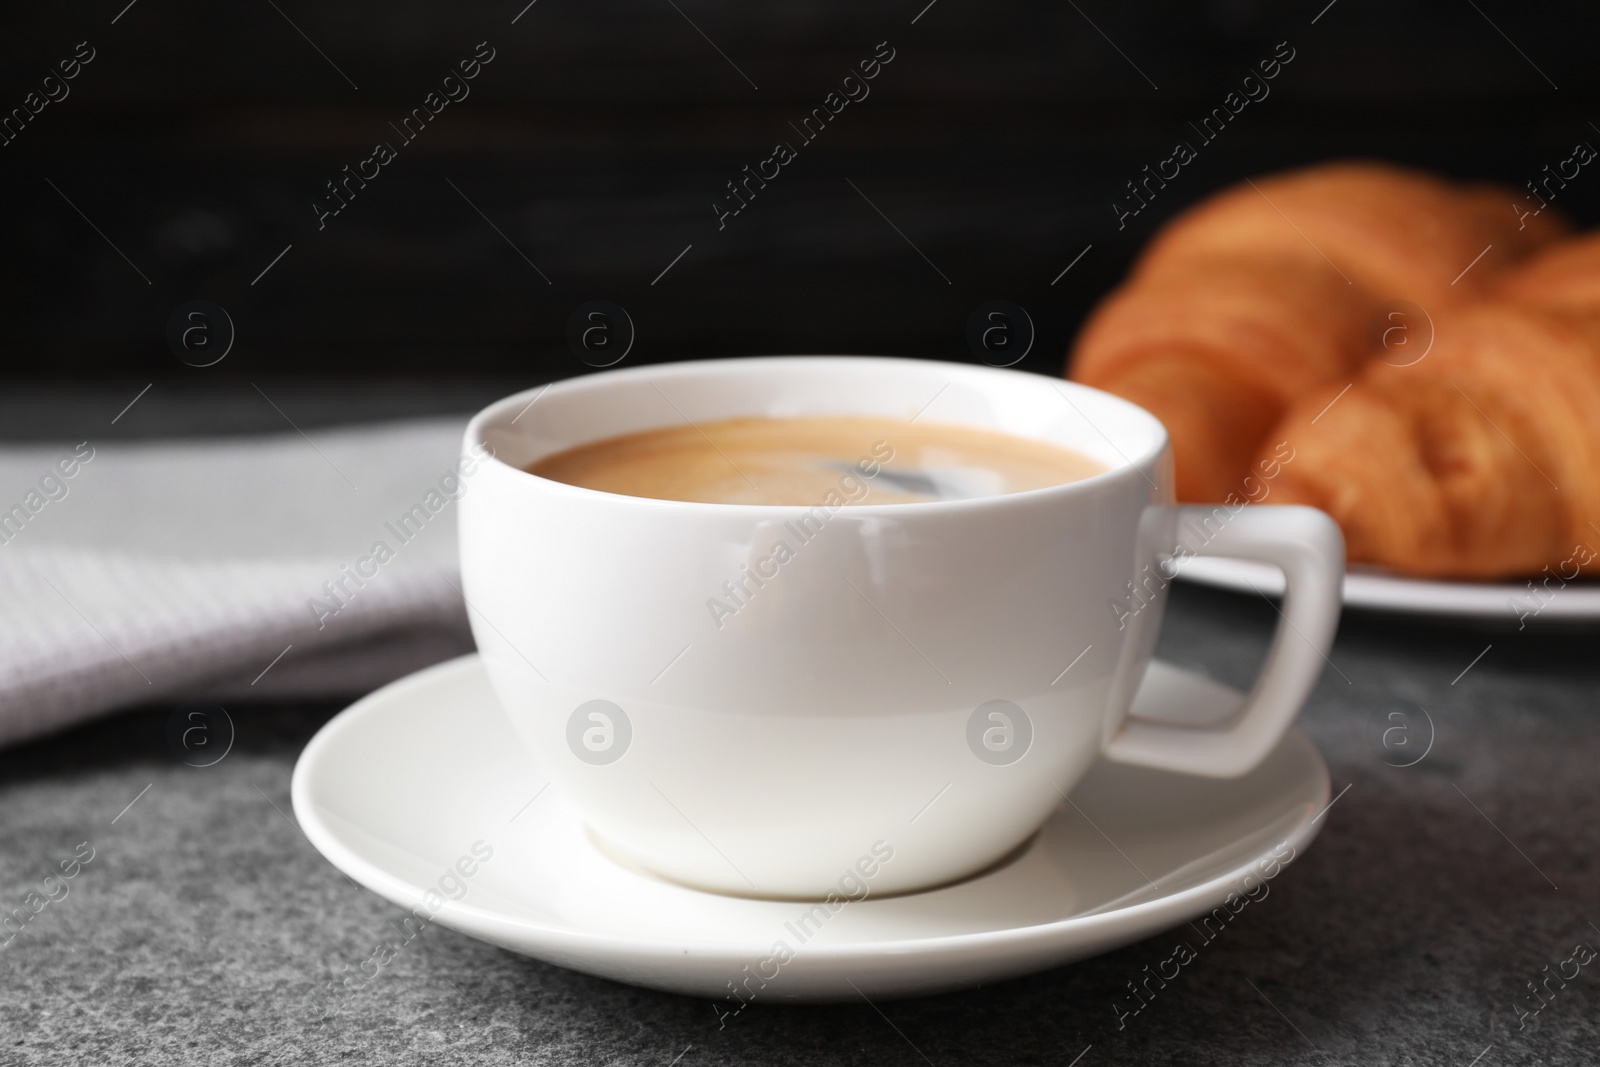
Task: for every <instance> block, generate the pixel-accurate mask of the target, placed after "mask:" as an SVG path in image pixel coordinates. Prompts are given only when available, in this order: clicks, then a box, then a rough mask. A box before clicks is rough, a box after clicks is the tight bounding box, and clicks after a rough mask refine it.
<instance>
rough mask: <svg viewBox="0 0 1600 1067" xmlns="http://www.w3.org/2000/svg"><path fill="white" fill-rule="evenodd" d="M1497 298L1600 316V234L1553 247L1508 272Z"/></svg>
mask: <svg viewBox="0 0 1600 1067" xmlns="http://www.w3.org/2000/svg"><path fill="white" fill-rule="evenodd" d="M1495 296H1496V297H1498V298H1499V299H1502V300H1507V301H1510V302H1513V303H1520V304H1525V305H1527V306H1529V307H1541V308H1548V309H1551V310H1554V311H1566V312H1570V313H1572V314H1578V315H1600V233H1591V234H1586V235H1584V236H1582V237H1575V238H1572V239H1571V240H1568V241H1562V242H1559V243H1558V244H1554V245H1551V246H1550V247H1549V248H1547V249H1545V250H1544V251H1542V252H1540V253H1539V254H1538V255H1536V256H1534V257H1532V258H1531V259H1529V260H1528V261H1527V262H1526V263H1523V264H1521V265H1519V266H1518V267H1517V268H1516V269H1515V270H1511V271H1507V272H1506V273H1505V274H1504V275H1503V276H1502V277H1501V278H1500V279H1499V280H1498V284H1497V285H1496V286H1495Z"/></svg>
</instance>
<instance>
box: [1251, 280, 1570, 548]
mask: <svg viewBox="0 0 1600 1067" xmlns="http://www.w3.org/2000/svg"><path fill="white" fill-rule="evenodd" d="M1435 327H1436V333H1435V336H1434V341H1433V346H1432V348H1431V350H1429V351H1428V353H1427V355H1426V357H1425V358H1423V359H1421V360H1419V361H1417V362H1415V363H1411V364H1410V365H1408V366H1394V365H1391V364H1389V363H1386V362H1384V361H1383V360H1374V361H1372V362H1370V363H1369V364H1368V365H1367V366H1366V367H1365V369H1364V370H1363V371H1362V373H1361V375H1360V377H1359V378H1357V379H1356V381H1355V382H1354V383H1353V384H1352V385H1350V387H1349V388H1348V390H1347V391H1344V392H1342V393H1341V391H1340V389H1339V388H1335V387H1329V388H1325V389H1323V390H1320V391H1318V392H1316V393H1312V394H1308V395H1307V396H1305V397H1304V398H1303V399H1301V400H1300V401H1299V402H1297V403H1296V404H1295V405H1293V407H1292V408H1291V409H1290V410H1289V412H1288V413H1287V415H1286V416H1285V417H1284V419H1283V421H1282V422H1281V423H1280V424H1279V425H1278V426H1277V427H1276V428H1274V429H1273V430H1272V432H1271V434H1270V438H1271V439H1272V440H1274V441H1286V442H1288V443H1289V444H1290V446H1291V447H1292V449H1293V454H1292V456H1291V458H1290V459H1289V461H1288V462H1283V463H1281V465H1275V466H1278V474H1277V476H1276V478H1275V479H1274V481H1273V485H1272V488H1271V496H1272V500H1273V502H1274V503H1280V502H1281V503H1296V504H1310V505H1312V506H1314V507H1318V508H1321V509H1323V510H1324V511H1326V512H1328V513H1329V514H1330V515H1332V516H1333V517H1334V518H1335V519H1337V520H1338V522H1339V524H1340V525H1341V526H1342V527H1343V529H1344V535H1345V543H1346V546H1347V551H1348V553H1349V557H1350V559H1351V560H1353V561H1360V562H1367V563H1375V564H1380V565H1383V566H1385V567H1389V568H1392V569H1395V570H1399V571H1404V572H1406V573H1409V574H1414V575H1422V576H1433V577H1450V578H1503V577H1508V576H1516V575H1525V574H1535V573H1537V572H1539V571H1540V569H1541V568H1543V567H1546V566H1556V567H1558V568H1563V569H1564V570H1566V571H1570V573H1565V574H1564V577H1566V578H1571V577H1574V576H1575V574H1576V573H1577V572H1578V571H1579V570H1583V569H1594V568H1592V567H1590V566H1589V565H1590V563H1591V561H1593V560H1594V559H1595V555H1596V553H1595V550H1594V549H1593V548H1591V547H1589V546H1591V545H1600V528H1597V527H1596V526H1594V525H1591V524H1592V523H1595V522H1600V424H1597V421H1596V413H1597V412H1600V318H1585V317H1578V316H1573V315H1570V314H1564V313H1561V312H1551V311H1546V310H1542V309H1539V308H1535V307H1529V306H1524V305H1518V304H1511V303H1506V302H1486V303H1481V304H1475V305H1472V306H1470V307H1465V308H1458V309H1455V310H1452V311H1450V312H1448V313H1444V314H1441V315H1439V316H1438V317H1437V318H1436V321H1435ZM1267 452H1268V450H1265V449H1264V450H1263V456H1264V457H1265V456H1266V455H1267ZM1275 456H1276V458H1277V459H1278V460H1280V461H1281V460H1282V459H1283V456H1282V455H1281V453H1275Z"/></svg>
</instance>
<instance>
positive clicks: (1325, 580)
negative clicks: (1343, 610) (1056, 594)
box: [1105, 504, 1344, 778]
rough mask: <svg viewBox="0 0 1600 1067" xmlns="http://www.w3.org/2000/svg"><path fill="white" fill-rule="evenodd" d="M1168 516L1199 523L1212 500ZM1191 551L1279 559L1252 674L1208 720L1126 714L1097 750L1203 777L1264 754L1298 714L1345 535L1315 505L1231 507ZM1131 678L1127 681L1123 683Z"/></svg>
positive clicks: (1314, 671)
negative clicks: (1236, 699) (1227, 716)
mask: <svg viewBox="0 0 1600 1067" xmlns="http://www.w3.org/2000/svg"><path fill="white" fill-rule="evenodd" d="M1174 511H1175V512H1176V523H1177V525H1178V526H1179V527H1180V528H1181V527H1182V526H1183V525H1185V520H1191V521H1189V522H1188V524H1187V525H1188V526H1189V527H1190V528H1192V529H1208V527H1207V526H1205V525H1204V522H1205V521H1206V520H1210V521H1211V522H1214V521H1215V515H1216V509H1214V508H1207V507H1178V508H1175V509H1174ZM1191 554H1193V555H1200V556H1231V557H1236V558H1240V559H1253V560H1260V561H1262V562H1265V563H1271V564H1274V565H1276V566H1277V567H1279V568H1281V569H1282V571H1283V573H1284V577H1285V578H1286V579H1287V582H1286V584H1287V591H1286V592H1285V594H1284V598H1283V604H1282V606H1281V608H1279V609H1278V628H1277V631H1276V633H1274V635H1273V638H1272V648H1271V650H1270V651H1269V652H1268V653H1267V660H1266V663H1265V664H1263V665H1262V668H1261V675H1260V677H1258V678H1257V679H1256V684H1255V687H1254V688H1253V689H1251V691H1250V694H1249V695H1248V696H1247V697H1245V700H1244V704H1243V705H1242V706H1241V707H1240V708H1239V710H1238V711H1237V712H1236V713H1235V714H1234V716H1233V718H1232V719H1231V720H1230V721H1229V722H1226V723H1223V724H1221V725H1219V726H1215V727H1193V726H1179V725H1174V724H1170V723H1157V722H1153V721H1150V720H1142V719H1133V718H1125V719H1124V720H1123V722H1122V725H1121V728H1120V729H1119V730H1118V731H1117V732H1116V733H1115V734H1114V735H1112V737H1111V738H1110V740H1109V741H1108V742H1107V743H1106V746H1105V754H1106V757H1107V758H1109V759H1112V760H1116V761H1117V762H1118V763H1132V764H1138V765H1140V766H1144V767H1155V768H1159V769H1161V770H1166V771H1178V772H1180V773H1183V774H1196V775H1203V776H1205V777H1208V778H1236V777H1238V776H1239V775H1242V774H1245V773H1247V772H1249V771H1250V770H1251V769H1253V768H1254V767H1255V766H1256V765H1257V764H1259V763H1260V762H1261V761H1262V760H1263V759H1265V758H1266V757H1267V754H1268V753H1269V752H1271V751H1272V749H1273V747H1274V746H1275V745H1277V743H1278V740H1279V739H1280V738H1281V737H1282V736H1283V734H1284V731H1286V730H1287V729H1288V728H1289V724H1290V723H1292V722H1293V721H1294V719H1295V716H1296V715H1298V714H1299V712H1300V708H1301V706H1302V705H1303V704H1304V703H1305V699H1306V696H1307V695H1308V694H1309V693H1310V692H1311V687H1312V686H1313V685H1315V684H1316V681H1317V678H1318V677H1319V676H1320V675H1321V674H1322V667H1323V664H1324V663H1325V662H1326V656H1327V653H1328V649H1329V647H1330V646H1331V645H1332V643H1333V633H1334V630H1335V629H1336V627H1337V626H1338V622H1339V608H1340V605H1341V599H1342V587H1343V583H1344V536H1343V534H1341V533H1340V532H1339V525H1338V524H1337V523H1336V522H1334V521H1333V519H1331V518H1330V517H1328V516H1327V515H1326V514H1324V513H1323V512H1321V511H1318V510H1317V509H1316V508H1308V507H1300V506H1298V505H1287V504H1285V505H1257V504H1252V505H1250V506H1249V507H1245V508H1242V509H1240V510H1239V511H1238V512H1236V513H1233V514H1231V515H1230V516H1229V517H1228V519H1227V521H1226V522H1225V523H1224V524H1223V525H1222V526H1221V528H1220V529H1217V530H1216V531H1214V532H1211V533H1209V534H1208V536H1207V538H1206V541H1205V543H1204V544H1203V545H1201V546H1200V547H1199V548H1197V549H1193V550H1192V552H1191ZM1130 688H1132V687H1130Z"/></svg>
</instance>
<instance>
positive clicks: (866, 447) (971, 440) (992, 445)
mask: <svg viewBox="0 0 1600 1067" xmlns="http://www.w3.org/2000/svg"><path fill="white" fill-rule="evenodd" d="M1105 469H1106V466H1105V464H1103V463H1101V462H1100V461H1099V460H1096V459H1092V458H1090V457H1089V456H1086V455H1083V454H1082V453H1079V452H1075V451H1073V450H1071V449H1068V448H1063V447H1061V446H1059V445H1053V444H1050V443H1048V442H1045V441H1038V440H1034V439H1032V438H1026V437H1018V436H1015V435H1013V434H1008V433H1001V432H998V431H995V430H982V429H977V428H975V427H971V426H957V425H953V424H951V423H938V422H905V421H901V420H897V419H887V418H876V417H871V416H854V415H840V416H825V417H804V418H743V419H725V420H720V421H717V422H705V423H700V424H698V425H691V426H668V427H663V428H660V429H654V430H644V431H641V432H639V433H629V434H622V435H620V436H617V437H607V438H604V439H603V440H599V441H592V442H590V443H588V444H584V445H578V446H577V447H575V448H569V449H566V450H565V451H562V452H557V453H554V454H552V455H549V456H546V457H544V458H543V459H540V460H537V461H535V462H534V463H532V464H530V465H529V466H528V467H527V468H526V470H527V471H528V472H529V473H530V474H536V475H538V476H539V477H541V478H549V479H551V480H552V481H557V482H565V483H566V484H568V485H576V486H582V487H583V488H586V489H598V490H600V491H602V492H607V493H619V494H622V495H624V496H640V497H652V498H655V499H658V500H687V501H696V502H700V503H706V504H797V505H802V506H810V505H816V504H824V503H826V504H829V505H830V506H837V505H838V504H841V503H842V504H867V503H871V504H913V503H919V502H926V501H931V500H962V499H970V498H973V497H984V496H998V495H1001V494H1004V493H1020V492H1024V491H1026V490H1029V489H1044V488H1047V487H1049V486H1053V485H1062V484H1065V483H1067V482H1074V481H1077V480H1079V479H1080V478H1087V477H1089V476H1090V475H1094V474H1099V473H1101V472H1102V471H1104V470H1105Z"/></svg>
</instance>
